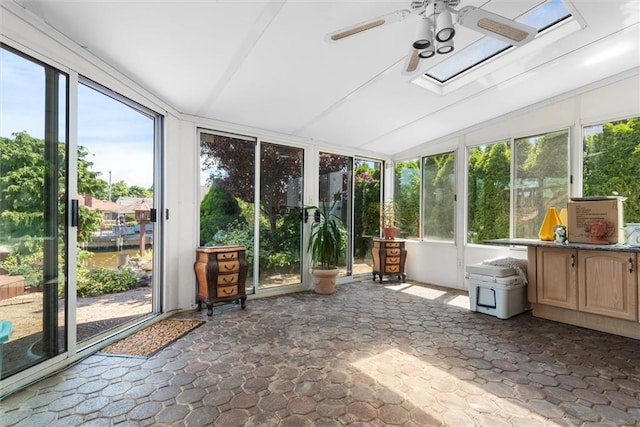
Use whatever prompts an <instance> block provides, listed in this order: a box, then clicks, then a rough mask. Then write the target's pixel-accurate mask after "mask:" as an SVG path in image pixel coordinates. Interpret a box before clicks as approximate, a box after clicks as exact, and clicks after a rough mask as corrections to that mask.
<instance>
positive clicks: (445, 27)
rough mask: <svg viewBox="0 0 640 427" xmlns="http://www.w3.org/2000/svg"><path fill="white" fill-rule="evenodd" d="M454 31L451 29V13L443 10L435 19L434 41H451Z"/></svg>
mask: <svg viewBox="0 0 640 427" xmlns="http://www.w3.org/2000/svg"><path fill="white" fill-rule="evenodd" d="M455 34H456V29H455V28H454V27H453V18H452V17H451V12H449V11H448V10H446V9H444V10H442V11H440V13H438V16H437V17H436V40H438V41H439V42H446V41H449V40H451V39H453V36H454V35H455Z"/></svg>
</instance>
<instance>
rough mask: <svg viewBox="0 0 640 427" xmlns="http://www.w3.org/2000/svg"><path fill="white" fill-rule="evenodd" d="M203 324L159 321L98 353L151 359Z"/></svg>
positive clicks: (199, 322)
mask: <svg viewBox="0 0 640 427" xmlns="http://www.w3.org/2000/svg"><path fill="white" fill-rule="evenodd" d="M204 323H205V322H203V321H195V320H161V321H159V322H157V323H154V324H153V325H150V326H147V327H146V328H144V329H141V330H139V331H138V332H136V333H134V334H133V335H131V336H128V337H127V338H124V339H122V340H120V341H116V342H114V343H113V344H109V345H108V346H106V347H105V348H103V349H102V350H100V352H99V353H100V354H104V355H112V356H131V357H144V358H146V357H151V356H153V355H154V354H156V353H157V352H159V351H160V350H162V349H163V348H165V347H166V346H168V345H169V344H171V343H173V342H174V341H176V340H177V339H178V338H180V337H182V336H184V335H186V334H188V333H189V332H191V331H192V330H194V329H195V328H197V327H198V326H201V325H203V324H204Z"/></svg>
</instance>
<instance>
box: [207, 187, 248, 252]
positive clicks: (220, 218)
mask: <svg viewBox="0 0 640 427" xmlns="http://www.w3.org/2000/svg"><path fill="white" fill-rule="evenodd" d="M241 214H242V211H241V209H240V206H239V205H238V202H237V201H236V200H235V199H234V198H233V197H231V195H230V194H229V193H227V192H226V191H223V190H222V189H220V188H219V187H218V185H217V184H215V183H213V184H211V187H210V188H209V191H207V194H205V196H204V197H203V199H202V202H200V244H201V245H205V244H206V243H208V242H211V241H212V238H213V237H214V236H215V235H216V234H217V233H218V232H219V231H220V230H226V229H227V227H228V226H229V225H230V224H231V223H233V222H234V221H238V220H241V219H243V218H242V215H241Z"/></svg>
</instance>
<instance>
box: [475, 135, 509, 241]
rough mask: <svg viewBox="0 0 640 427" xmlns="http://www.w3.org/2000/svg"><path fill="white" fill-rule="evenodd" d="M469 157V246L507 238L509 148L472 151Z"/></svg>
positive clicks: (491, 146)
mask: <svg viewBox="0 0 640 427" xmlns="http://www.w3.org/2000/svg"><path fill="white" fill-rule="evenodd" d="M469 154H470V155H469V157H470V160H469V184H468V188H469V192H468V201H469V213H468V218H469V226H468V229H467V233H468V239H469V242H470V243H480V242H482V241H483V240H486V239H497V238H506V237H509V210H510V205H509V201H510V194H509V185H510V180H511V176H510V170H511V168H510V164H511V163H510V162H511V150H510V149H509V145H508V144H507V143H506V142H502V143H497V144H491V145H487V146H483V147H476V148H472V149H470V150H469Z"/></svg>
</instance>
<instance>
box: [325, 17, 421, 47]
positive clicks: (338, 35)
mask: <svg viewBox="0 0 640 427" xmlns="http://www.w3.org/2000/svg"><path fill="white" fill-rule="evenodd" d="M410 13H411V11H410V10H407V9H400V10H396V11H395V12H391V13H387V14H386V15H382V16H379V17H377V18H373V19H370V20H368V21H365V22H361V23H359V24H355V25H351V26H349V27H347V28H343V29H341V30H338V31H334V32H332V33H329V34H327V36H326V37H325V40H326V41H328V42H336V41H338V40H342V39H344V38H346V37H350V36H353V35H356V34H360V33H362V32H364V31H367V30H371V29H373V28H377V27H380V26H382V25H386V24H391V23H394V22H399V21H402V20H403V19H404V18H406V16H407V15H409V14H410Z"/></svg>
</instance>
